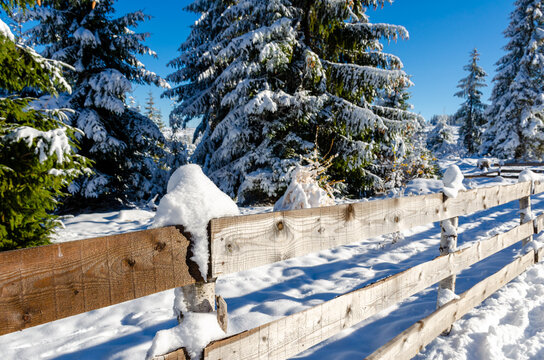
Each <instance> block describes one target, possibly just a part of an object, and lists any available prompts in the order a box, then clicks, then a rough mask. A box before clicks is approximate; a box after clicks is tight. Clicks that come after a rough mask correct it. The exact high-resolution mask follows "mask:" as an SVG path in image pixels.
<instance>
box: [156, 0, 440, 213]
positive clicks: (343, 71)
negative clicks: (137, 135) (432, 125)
mask: <svg viewBox="0 0 544 360" xmlns="http://www.w3.org/2000/svg"><path fill="white" fill-rule="evenodd" d="M384 2H385V1H384V0H381V1H380V0H374V1H368V0H367V1H346V2H340V1H330V0H318V1H309V0H295V1H287V0H276V1H265V0H257V1H249V0H241V1H238V2H229V1H213V0H198V1H195V2H194V3H193V4H192V5H191V6H190V7H189V8H188V9H189V10H191V11H195V12H198V13H201V14H202V16H201V18H200V19H199V20H198V21H197V22H196V23H195V25H194V27H193V31H192V32H191V34H190V36H189V38H188V39H187V41H186V42H185V43H184V44H182V46H181V51H182V53H181V56H180V57H178V58H177V59H175V60H173V61H172V62H171V65H172V66H173V67H175V68H177V69H178V70H177V71H176V72H175V73H173V74H172V75H170V76H169V77H168V78H167V79H169V80H171V81H172V82H174V83H176V84H179V86H177V87H176V88H174V89H172V90H171V91H169V92H167V93H166V95H167V96H174V97H175V98H176V99H177V101H178V106H177V108H176V109H175V110H174V112H173V113H172V115H171V122H172V123H173V125H174V126H181V125H182V124H183V123H184V122H186V121H188V120H190V119H193V118H196V117H201V118H202V122H201V124H200V126H199V128H198V133H202V135H201V141H200V143H199V145H198V147H197V149H196V150H195V153H194V155H193V158H192V159H193V161H195V162H197V163H200V164H202V165H203V168H204V171H205V172H206V173H207V175H208V176H209V177H210V178H211V179H212V180H213V181H215V182H216V184H217V185H218V186H220V187H221V189H222V190H223V191H225V192H227V193H228V194H230V195H231V196H233V197H234V196H237V198H238V201H239V202H240V203H242V204H244V203H257V202H264V201H271V200H275V199H277V198H278V197H279V196H280V195H281V193H282V191H283V190H284V189H285V187H286V182H287V180H288V179H289V176H288V173H289V171H290V169H292V168H293V167H294V166H295V165H297V164H300V163H301V162H302V157H303V156H305V155H307V154H309V153H311V152H312V151H314V141H313V140H314V138H315V137H316V134H317V138H318V142H317V149H316V150H317V151H318V153H319V154H320V156H323V157H326V156H327V155H334V154H338V156H337V157H336V158H335V160H334V163H333V164H332V166H331V167H330V168H329V169H328V172H329V175H330V176H331V178H332V179H333V180H344V181H345V186H344V188H343V191H344V193H345V194H352V195H356V196H361V195H366V194H370V193H373V192H376V191H382V190H386V189H387V188H391V187H394V186H398V185H399V184H400V183H401V182H402V181H403V180H405V179H406V177H407V176H409V174H408V173H407V172H406V171H404V170H401V169H400V168H401V166H400V165H401V164H404V165H405V166H407V167H410V168H412V166H410V165H409V164H407V161H409V159H410V161H412V160H413V161H420V160H417V159H415V158H414V157H410V156H411V155H412V154H414V153H415V151H414V150H413V149H412V148H411V145H410V143H409V140H408V139H409V138H410V137H411V135H412V134H413V133H414V131H415V130H416V129H417V127H419V124H420V120H421V119H420V117H419V116H418V115H416V114H413V113H411V112H409V111H407V110H403V109H402V108H399V107H391V106H389V105H380V102H379V101H378V100H379V99H384V98H386V96H384V94H395V93H397V94H403V91H404V90H405V89H406V88H407V87H408V86H409V85H411V82H410V79H409V77H408V76H407V75H406V74H405V73H404V72H403V71H402V70H401V68H402V63H401V61H400V59H399V58H398V57H396V56H394V55H391V54H387V53H384V52H383V51H382V49H383V46H382V44H381V43H380V42H379V41H380V39H386V40H396V39H398V38H407V37H408V33H407V31H406V30H405V29H404V28H403V27H401V26H394V25H388V24H371V23H370V22H369V20H368V16H367V15H366V10H367V8H368V7H369V6H374V7H376V6H378V5H383V3H384ZM397 100H399V99H397ZM418 164H422V167H421V169H425V171H427V170H426V169H428V168H429V167H428V166H427V165H426V164H425V161H421V162H418ZM421 169H420V170H421Z"/></svg>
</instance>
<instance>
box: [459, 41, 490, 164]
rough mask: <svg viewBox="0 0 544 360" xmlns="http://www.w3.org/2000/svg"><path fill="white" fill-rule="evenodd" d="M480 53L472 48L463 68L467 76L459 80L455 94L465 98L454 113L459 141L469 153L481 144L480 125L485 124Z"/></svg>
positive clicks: (483, 74) (483, 81)
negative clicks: (468, 59) (467, 61)
mask: <svg viewBox="0 0 544 360" xmlns="http://www.w3.org/2000/svg"><path fill="white" fill-rule="evenodd" d="M478 60H480V54H478V50H476V49H474V50H472V51H471V52H470V62H469V63H468V65H465V66H464V67H463V69H464V70H465V71H467V72H468V75H467V77H465V78H464V79H461V80H460V81H459V85H457V87H458V88H459V89H460V91H458V92H457V93H455V96H457V97H460V98H461V99H465V102H464V103H463V104H462V105H461V108H459V110H457V113H456V114H455V117H456V119H457V120H458V121H459V122H460V123H461V124H462V125H461V129H460V132H459V141H460V142H462V144H463V145H464V147H465V148H466V149H467V152H468V153H469V154H476V153H477V152H478V151H479V148H480V145H481V144H482V139H481V137H482V126H483V125H484V124H485V116H484V112H485V108H486V105H485V104H484V103H482V95H483V94H482V91H481V90H480V89H481V88H484V87H486V86H487V85H486V83H485V77H486V76H487V74H486V72H485V71H484V69H482V68H481V67H480V66H479V65H478Z"/></svg>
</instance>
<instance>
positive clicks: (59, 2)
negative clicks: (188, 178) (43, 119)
mask: <svg viewBox="0 0 544 360" xmlns="http://www.w3.org/2000/svg"><path fill="white" fill-rule="evenodd" d="M113 4H114V1H113V0H101V1H100V2H98V3H97V5H96V7H95V8H94V9H92V7H91V1H87V0H84V1H78V0H50V1H49V0H44V1H43V6H42V7H39V8H36V9H34V10H33V11H31V12H29V16H28V17H27V18H28V19H30V20H36V21H39V25H37V26H35V27H33V28H32V29H31V30H29V31H28V33H29V35H30V37H31V39H32V40H33V41H34V42H35V43H36V44H39V45H44V46H45V49H44V51H43V55H44V56H45V57H48V58H52V59H55V60H60V61H63V62H65V63H67V64H69V65H71V66H73V68H74V70H72V71H69V72H68V73H67V77H68V79H69V80H70V82H71V84H73V89H74V91H73V93H72V95H70V96H69V97H67V100H66V102H65V106H67V107H70V108H72V109H74V110H75V114H74V115H73V116H71V117H70V124H71V125H73V126H75V127H77V128H80V129H81V130H83V131H84V133H85V136H84V137H83V138H82V139H81V151H80V153H81V154H84V155H85V156H87V157H89V158H91V159H92V160H94V162H95V166H94V171H95V175H94V176H92V177H91V178H80V179H78V181H76V182H74V183H72V184H71V185H70V187H69V191H70V192H71V193H73V194H76V195H77V197H76V200H77V201H80V199H81V198H83V199H85V203H86V204H89V199H90V198H96V199H97V200H96V204H98V205H104V204H108V202H109V201H113V202H116V203H117V202H118V201H122V202H125V203H126V202H136V201H140V200H144V199H147V198H149V197H152V196H154V195H155V194H157V193H161V192H163V191H164V188H165V186H164V185H165V179H166V177H167V175H168V174H167V169H166V165H165V164H164V163H162V161H161V159H163V158H165V156H166V154H165V149H164V145H163V144H164V143H165V139H164V136H163V135H162V133H161V131H160V130H159V128H158V127H157V126H156V125H155V124H154V123H153V121H151V120H150V119H148V118H147V117H146V116H144V115H142V114H140V113H138V112H137V111H135V110H134V109H131V108H129V107H128V106H127V105H126V96H127V93H128V92H130V91H131V82H134V83H137V84H155V85H158V86H165V87H166V86H167V84H166V82H165V81H164V80H163V79H161V78H160V77H159V76H157V75H156V74H154V73H152V72H150V71H148V70H147V69H146V68H145V66H144V65H143V64H142V63H141V62H140V61H139V60H138V58H137V55H145V54H148V55H153V56H156V55H155V53H154V52H153V51H151V50H150V49H149V48H148V47H147V46H145V45H143V44H142V42H143V41H144V40H145V39H146V38H147V37H148V35H149V34H147V33H137V32H135V31H133V30H132V29H133V28H136V27H137V26H138V24H139V23H141V22H142V21H144V20H146V19H148V18H149V17H148V16H147V15H145V14H144V13H142V12H141V11H136V12H133V13H129V14H127V15H124V16H121V17H119V18H112V16H111V14H112V13H113V12H114V7H113Z"/></svg>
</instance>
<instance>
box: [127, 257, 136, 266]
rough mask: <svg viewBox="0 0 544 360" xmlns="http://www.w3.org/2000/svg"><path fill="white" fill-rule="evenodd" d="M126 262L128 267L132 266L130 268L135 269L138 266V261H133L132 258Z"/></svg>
mask: <svg viewBox="0 0 544 360" xmlns="http://www.w3.org/2000/svg"><path fill="white" fill-rule="evenodd" d="M126 262H127V264H128V266H130V267H134V265H136V260H134V259H131V258H129V259H126Z"/></svg>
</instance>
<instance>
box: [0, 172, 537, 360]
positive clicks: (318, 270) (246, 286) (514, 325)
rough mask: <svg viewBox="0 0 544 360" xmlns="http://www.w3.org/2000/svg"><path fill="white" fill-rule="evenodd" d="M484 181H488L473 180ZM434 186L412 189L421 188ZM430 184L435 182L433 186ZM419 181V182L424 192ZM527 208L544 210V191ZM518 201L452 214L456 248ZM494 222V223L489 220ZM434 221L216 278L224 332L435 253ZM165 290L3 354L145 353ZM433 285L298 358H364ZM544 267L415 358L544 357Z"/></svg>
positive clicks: (35, 333)
mask: <svg viewBox="0 0 544 360" xmlns="http://www.w3.org/2000/svg"><path fill="white" fill-rule="evenodd" d="M484 182H487V183H488V184H491V183H492V182H495V180H492V179H487V180H484V181H480V184H479V185H480V186H481V185H482V183H484ZM433 184H434V183H433V182H428V183H427V184H424V183H418V184H416V185H414V186H413V190H414V191H416V189H415V188H417V187H418V186H419V187H421V188H420V189H417V191H418V192H419V191H420V190H421V191H423V192H426V191H428V188H429V187H431V188H432V187H433ZM434 185H436V184H434ZM425 186H427V188H425ZM533 209H534V210H535V213H536V214H537V215H538V214H539V213H541V212H542V211H543V210H544V196H540V197H535V198H534V200H533ZM152 216H153V213H150V212H145V211H141V210H125V211H123V212H122V213H121V214H119V213H107V214H93V215H82V216H78V217H76V218H72V219H66V220H65V223H66V229H64V230H63V231H61V232H60V233H59V234H58V240H59V241H66V240H68V239H73V238H74V237H75V236H77V237H79V236H82V237H86V236H85V231H89V230H91V232H87V234H88V235H89V236H98V235H102V234H112V233H117V232H123V231H129V230H138V229H143V228H145V227H147V226H148V224H149V222H150V219H151V217H152ZM518 222H519V211H518V202H517V201H516V202H512V203H509V204H506V205H504V206H501V207H498V208H494V209H491V210H487V211H482V212H480V213H478V214H474V215H472V216H468V217H464V218H461V219H460V235H459V245H460V246H462V245H463V244H466V243H470V242H473V241H477V240H479V239H483V238H487V237H490V236H492V235H494V234H496V233H499V232H503V231H506V230H508V229H509V228H512V227H514V226H516V225H517V224H518ZM496 224H500V225H499V226H497V225H496ZM439 241H440V229H439V226H438V224H434V225H429V226H424V227H419V228H416V229H413V230H411V231H410V232H406V233H404V236H403V237H400V238H395V239H394V237H393V236H387V237H380V238H376V239H372V240H368V241H364V242H362V243H360V244H354V245H349V246H343V247H339V248H336V249H333V250H328V251H322V252H319V253H316V254H311V255H308V256H304V257H300V258H296V259H290V260H287V261H284V262H281V263H276V264H273V265H269V266H263V267H260V268H257V269H253V270H251V271H245V272H241V273H238V274H233V275H229V276H225V277H223V278H220V279H219V280H218V293H220V294H221V295H223V297H224V298H225V299H226V300H227V302H228V305H229V331H230V332H238V331H242V330H246V329H249V328H253V327H255V326H258V325H260V324H263V323H266V322H269V321H272V320H274V319H277V318H279V317H282V316H285V315H289V314H292V313H294V312H298V311H300V310H303V309H305V308H307V307H311V306H314V305H316V304H319V303H320V302H322V301H326V300H329V299H332V298H333V297H335V296H336V295H338V294H342V293H346V292H348V291H350V290H353V289H356V288H359V287H361V286H363V285H365V284H368V283H371V282H374V281H376V280H378V279H381V278H383V277H386V276H389V275H392V274H394V273H397V272H399V271H402V270H405V269H408V268H410V267H412V266H415V265H417V264H419V263H422V262H425V261H428V260H430V259H433V258H434V257H436V256H437V255H438V244H439ZM518 252H519V246H513V247H511V248H508V249H506V250H504V251H502V252H501V253H500V254H497V255H495V256H493V257H491V258H489V259H487V260H485V261H483V262H481V263H478V264H476V265H474V266H473V267H472V268H470V269H467V270H465V271H464V272H463V273H462V274H461V275H460V276H459V278H458V286H457V292H463V291H465V290H467V289H468V288H470V287H471V286H473V285H474V284H475V283H477V282H478V281H481V280H482V279H484V278H485V277H487V276H489V275H491V274H492V273H493V272H495V271H497V270H498V269H500V268H501V267H503V266H504V265H506V264H507V263H508V262H510V261H512V259H513V258H514V257H515V256H516V255H517V254H518ZM172 303H173V291H172V290H170V291H166V292H163V293H160V294H155V295H152V296H149V297H146V298H142V299H138V300H134V301H131V302H127V303H123V304H119V305H115V306H111V307H109V308H105V309H100V310H95V311H92V312H89V313H86V314H81V315H77V316H74V317H71V318H67V319H63V320H59V321H56V322H53V323H49V324H45V325H41V326H37V327H35V328H30V329H27V330H24V331H22V332H18V333H13V334H8V335H5V336H2V337H0V349H1V350H0V353H1V354H2V355H3V359H37V358H38V359H143V358H144V356H145V353H146V351H147V349H148V348H149V346H150V344H151V340H152V338H153V336H154V334H155V333H156V332H157V331H158V330H162V329H167V328H170V327H172V326H174V325H175V324H176V320H175V318H174V316H173V313H172ZM435 303H436V287H432V288H429V289H427V290H426V291H424V292H422V293H419V294H417V295H416V296H413V297H411V298H410V299H408V300H407V301H405V302H404V303H402V304H399V305H397V306H394V307H391V308H389V309H388V310H387V311H385V312H383V313H380V314H379V315H377V316H374V317H373V318H371V319H368V320H366V321H364V322H363V323H361V324H359V326H357V327H354V328H352V329H348V330H346V331H344V332H343V333H341V334H340V335H338V336H336V337H334V338H332V339H330V340H328V341H326V342H324V343H322V344H320V345H318V346H316V347H314V348H312V349H310V350H308V351H306V352H304V353H302V354H300V355H299V356H298V357H297V358H301V359H312V360H313V359H323V358H330V357H331V354H334V358H335V359H352V358H363V357H364V356H365V355H368V354H370V353H371V352H372V351H374V350H375V349H376V348H378V347H379V346H381V345H383V344H385V343H386V342H387V341H388V340H390V339H391V338H392V337H394V336H395V335H396V334H398V333H399V332H401V331H402V330H404V329H405V328H407V327H409V326H410V325H412V324H413V323H414V322H416V321H417V320H419V319H421V318H422V317H424V316H426V315H428V314H430V313H431V312H432V311H433V310H434V307H435ZM543 355H544V264H539V265H536V266H535V267H533V268H531V269H530V270H529V271H528V272H527V273H525V274H523V275H522V276H521V277H519V278H518V279H516V280H514V281H513V282H512V283H510V284H509V285H508V286H507V287H506V288H504V289H503V290H501V291H500V292H499V294H496V295H493V296H492V297H491V298H490V299H488V300H487V301H486V302H485V303H484V304H483V305H482V306H480V307H478V308H477V309H476V310H474V311H473V312H471V313H470V314H469V315H467V316H466V317H465V318H463V319H462V320H461V321H459V322H458V323H457V324H456V325H455V327H454V329H453V332H452V334H451V335H450V336H449V337H441V338H438V339H437V340H435V341H434V342H433V343H432V344H430V345H429V346H428V347H427V349H426V350H425V351H424V353H423V354H421V355H419V356H418V359H506V358H508V359H535V360H537V359H539V360H540V359H542V358H544V356H543Z"/></svg>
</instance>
